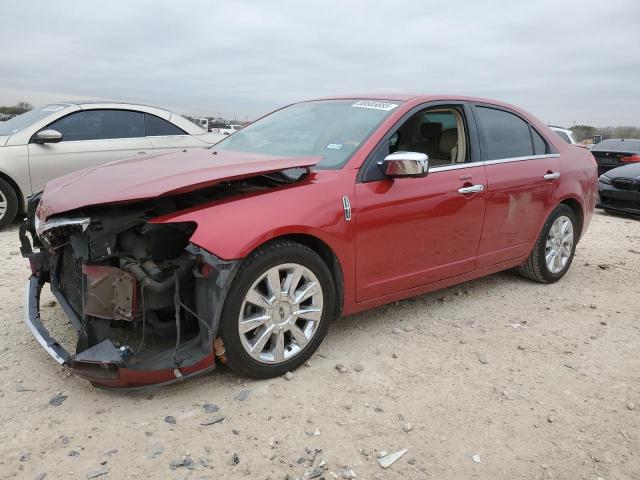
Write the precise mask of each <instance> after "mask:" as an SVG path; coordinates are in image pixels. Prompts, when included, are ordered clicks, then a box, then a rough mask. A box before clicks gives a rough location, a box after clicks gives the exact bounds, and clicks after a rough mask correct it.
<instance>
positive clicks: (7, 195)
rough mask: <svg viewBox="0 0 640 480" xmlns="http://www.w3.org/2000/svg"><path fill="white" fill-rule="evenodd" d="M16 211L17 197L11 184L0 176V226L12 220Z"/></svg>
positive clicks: (2, 226) (4, 225)
mask: <svg viewBox="0 0 640 480" xmlns="http://www.w3.org/2000/svg"><path fill="white" fill-rule="evenodd" d="M17 212H18V197H17V195H16V192H15V190H14V189H13V188H11V185H9V184H8V183H7V182H5V181H4V180H3V179H1V178H0V228H4V227H6V226H7V225H9V224H10V223H11V222H13V219H14V218H16V213H17Z"/></svg>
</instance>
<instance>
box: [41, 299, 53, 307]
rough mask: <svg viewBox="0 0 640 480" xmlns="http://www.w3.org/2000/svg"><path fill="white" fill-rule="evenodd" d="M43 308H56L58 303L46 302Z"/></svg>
mask: <svg viewBox="0 0 640 480" xmlns="http://www.w3.org/2000/svg"><path fill="white" fill-rule="evenodd" d="M42 306H43V307H45V308H52V307H55V306H56V301H55V300H49V301H48V302H44V303H43V304H42Z"/></svg>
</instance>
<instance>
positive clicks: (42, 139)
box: [34, 130, 62, 143]
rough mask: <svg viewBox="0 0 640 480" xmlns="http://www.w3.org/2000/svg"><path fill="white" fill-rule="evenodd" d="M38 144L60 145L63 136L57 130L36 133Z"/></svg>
mask: <svg viewBox="0 0 640 480" xmlns="http://www.w3.org/2000/svg"><path fill="white" fill-rule="evenodd" d="M34 141H35V142H36V143H58V142H61V141H62V134H61V133H60V132H59V131H57V130H41V131H39V132H38V133H36V136H35V139H34Z"/></svg>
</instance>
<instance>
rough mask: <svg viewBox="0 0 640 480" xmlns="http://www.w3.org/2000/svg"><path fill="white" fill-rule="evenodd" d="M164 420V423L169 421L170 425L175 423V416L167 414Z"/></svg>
mask: <svg viewBox="0 0 640 480" xmlns="http://www.w3.org/2000/svg"><path fill="white" fill-rule="evenodd" d="M164 421H165V423H169V424H171V425H175V424H176V417H174V416H173V415H167V416H166V417H164Z"/></svg>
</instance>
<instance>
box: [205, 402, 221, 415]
mask: <svg viewBox="0 0 640 480" xmlns="http://www.w3.org/2000/svg"><path fill="white" fill-rule="evenodd" d="M202 408H203V409H204V411H205V412H207V413H216V412H217V411H218V410H220V407H218V405H214V404H213V403H205V404H204V405H202Z"/></svg>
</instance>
